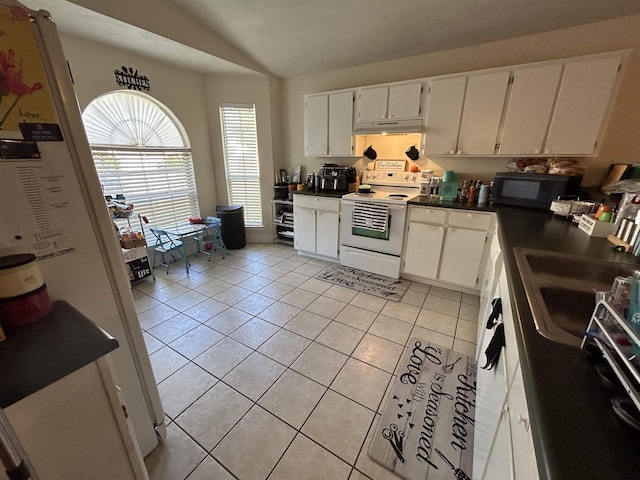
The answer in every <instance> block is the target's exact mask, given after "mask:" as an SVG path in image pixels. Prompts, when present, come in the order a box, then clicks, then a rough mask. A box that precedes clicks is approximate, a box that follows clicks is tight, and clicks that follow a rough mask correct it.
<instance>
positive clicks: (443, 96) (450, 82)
mask: <svg viewBox="0 0 640 480" xmlns="http://www.w3.org/2000/svg"><path fill="white" fill-rule="evenodd" d="M466 85H467V77H466V76H461V77H454V78H445V79H441V80H433V81H432V82H431V83H430V84H429V102H428V106H427V115H426V127H425V132H426V134H425V144H424V154H425V155H438V154H439V155H453V154H455V153H456V152H457V151H458V132H459V130H460V117H461V115H462V104H463V102H464V91H465V88H466Z"/></svg>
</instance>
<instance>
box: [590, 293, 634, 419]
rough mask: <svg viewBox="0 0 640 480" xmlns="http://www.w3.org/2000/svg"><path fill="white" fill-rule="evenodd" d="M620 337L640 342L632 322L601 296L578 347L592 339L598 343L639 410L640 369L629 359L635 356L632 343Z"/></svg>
mask: <svg viewBox="0 0 640 480" xmlns="http://www.w3.org/2000/svg"><path fill="white" fill-rule="evenodd" d="M621 339H622V340H626V339H628V340H629V343H633V342H635V343H636V344H638V345H640V336H639V335H638V333H636V331H635V330H634V328H633V327H632V326H631V324H630V323H629V322H628V321H627V320H626V319H625V318H623V317H622V316H621V315H620V312H619V311H618V310H617V309H616V308H615V307H614V306H613V305H612V304H611V303H609V302H608V301H607V300H606V299H602V300H600V301H599V302H598V303H597V305H596V308H595V309H594V310H593V315H592V316H591V321H590V322H589V326H588V328H587V334H586V335H585V337H584V338H583V340H582V345H581V348H582V349H583V350H584V349H585V348H586V347H587V345H588V344H589V342H591V341H593V342H594V343H595V344H596V345H597V347H598V348H599V349H600V351H601V352H602V356H603V357H604V358H605V360H606V361H607V363H609V365H610V366H611V369H612V370H613V372H614V373H615V374H616V376H617V377H618V379H619V380H620V383H622V385H623V387H624V389H625V391H626V392H627V393H628V394H629V397H630V398H631V401H632V402H633V403H634V404H635V406H636V408H637V409H638V411H640V392H639V391H638V386H640V372H638V368H637V367H636V365H635V364H634V363H633V361H632V360H634V357H635V354H634V353H633V347H632V346H631V345H624V344H621V343H619V341H620V340H621ZM624 343H626V342H624Z"/></svg>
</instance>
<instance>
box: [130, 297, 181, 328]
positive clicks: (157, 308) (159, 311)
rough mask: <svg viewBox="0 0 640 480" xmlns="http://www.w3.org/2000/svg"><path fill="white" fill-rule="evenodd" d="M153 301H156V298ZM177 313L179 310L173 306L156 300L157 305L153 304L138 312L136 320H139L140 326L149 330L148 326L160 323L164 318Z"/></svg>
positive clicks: (151, 326)
mask: <svg viewBox="0 0 640 480" xmlns="http://www.w3.org/2000/svg"><path fill="white" fill-rule="evenodd" d="M147 298H149V297H147ZM154 301H155V302H157V300H154ZM179 313H180V312H179V311H178V310H176V309H175V308H171V307H170V306H169V305H165V304H163V303H159V302H158V304H157V305H154V306H153V307H151V308H149V309H147V310H145V311H144V312H142V313H138V320H139V322H140V326H141V327H142V328H143V329H144V330H149V329H150V328H153V327H155V326H156V325H159V324H161V323H162V322H164V321H165V320H168V319H169V318H171V317H175V316H176V315H178V314H179Z"/></svg>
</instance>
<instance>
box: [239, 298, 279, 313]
mask: <svg viewBox="0 0 640 480" xmlns="http://www.w3.org/2000/svg"><path fill="white" fill-rule="evenodd" d="M274 301H275V300H273V298H269V297H266V296H264V295H260V294H259V293H252V294H251V295H249V296H248V297H247V298H245V299H243V300H240V301H239V302H238V303H236V304H235V305H234V307H235V308H237V309H238V310H242V311H243V312H247V313H250V314H251V315H258V314H259V313H260V312H262V311H263V310H264V309H265V308H267V307H268V306H269V305H271V304H272V303H273V302H274Z"/></svg>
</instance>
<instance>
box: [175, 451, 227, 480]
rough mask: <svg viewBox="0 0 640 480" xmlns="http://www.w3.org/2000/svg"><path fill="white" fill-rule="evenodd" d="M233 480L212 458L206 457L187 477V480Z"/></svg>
mask: <svg viewBox="0 0 640 480" xmlns="http://www.w3.org/2000/svg"><path fill="white" fill-rule="evenodd" d="M211 479H215V480H234V478H233V476H232V475H231V474H230V473H229V472H227V471H226V470H225V469H224V467H223V466H222V465H220V464H219V463H218V462H216V461H215V460H214V459H213V458H212V457H207V458H205V459H204V461H203V462H202V463H201V464H200V465H198V468H196V469H195V470H194V472H193V473H192V474H191V475H189V477H188V479H187V480H211Z"/></svg>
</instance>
